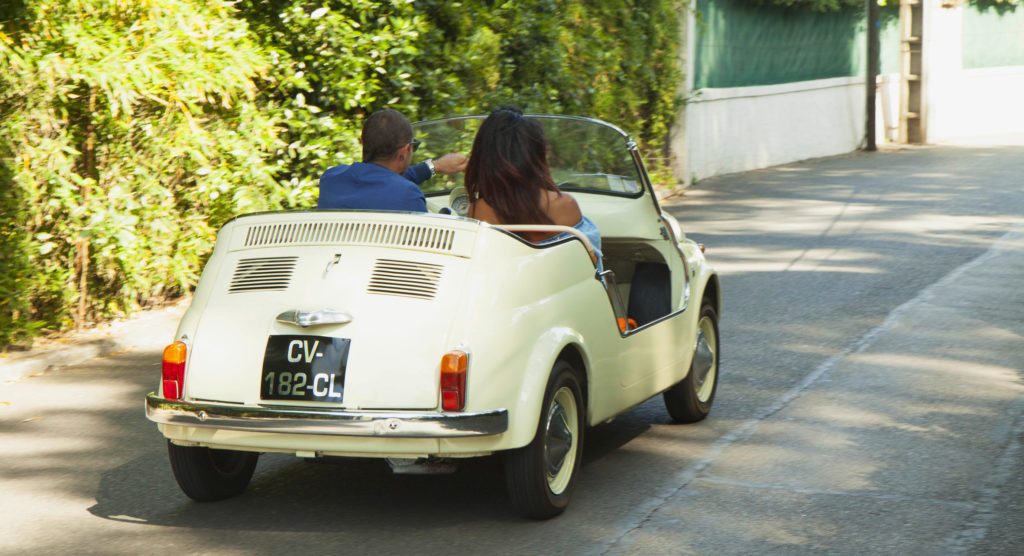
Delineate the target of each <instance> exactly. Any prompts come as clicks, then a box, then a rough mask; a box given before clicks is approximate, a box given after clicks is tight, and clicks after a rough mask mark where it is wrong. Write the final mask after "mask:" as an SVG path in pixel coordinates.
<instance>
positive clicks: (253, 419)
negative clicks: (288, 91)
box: [146, 393, 508, 438]
mask: <svg viewBox="0 0 1024 556" xmlns="http://www.w3.org/2000/svg"><path fill="white" fill-rule="evenodd" d="M146 417H147V418H148V419H149V420H150V421H153V422H155V423H161V424H164V425H177V426H185V427H205V428H215V429H226V430H235V431H247V432H267V433H286V434H327V435H335V436H384V437H392V438H451V437H465V436H488V435H494V434H501V433H503V432H505V431H506V430H508V410H507V409H496V410H494V411H483V412H480V413H439V412H412V411H347V410H335V409H313V408H311V409H285V408H271V407H252V406H242V405H230V404H218V403H192V402H183V401H174V400H168V399H164V398H161V397H160V396H157V395H156V394H155V393H150V394H148V395H147V396H146Z"/></svg>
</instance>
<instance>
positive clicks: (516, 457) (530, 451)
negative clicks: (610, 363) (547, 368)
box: [505, 361, 585, 519]
mask: <svg viewBox="0 0 1024 556" xmlns="http://www.w3.org/2000/svg"><path fill="white" fill-rule="evenodd" d="M584 415H585V412H584V408H583V395H582V389H581V388H580V382H579V379H578V378H577V377H576V374H575V372H574V371H573V368H572V366H571V365H569V364H568V363H566V362H564V361H559V362H557V363H555V367H554V369H552V371H551V379H550V380H549V381H548V386H547V390H546V392H545V394H544V403H543V405H542V406H541V415H540V423H538V425H537V433H536V435H535V436H534V438H533V441H532V442H530V443H529V444H528V445H526V446H525V447H523V448H519V449H517V450H512V451H510V452H508V454H507V455H506V458H505V485H506V487H507V489H508V495H509V498H511V499H512V505H513V506H514V507H515V508H516V510H517V511H518V512H519V513H520V514H522V515H524V516H526V517H529V518H533V519H548V518H551V517H554V516H556V515H558V514H560V513H562V512H563V511H565V508H566V507H567V506H568V505H569V498H570V497H571V496H572V490H573V488H574V486H575V484H576V477H577V476H578V475H579V465H580V461H581V456H582V453H583V427H584Z"/></svg>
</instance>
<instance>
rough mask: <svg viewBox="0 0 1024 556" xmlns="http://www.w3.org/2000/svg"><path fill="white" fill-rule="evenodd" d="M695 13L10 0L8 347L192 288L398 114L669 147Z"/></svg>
mask: <svg viewBox="0 0 1024 556" xmlns="http://www.w3.org/2000/svg"><path fill="white" fill-rule="evenodd" d="M681 6H682V5H681V3H679V2H677V1H675V0H606V1H601V2H598V1H594V0H523V1H520V2H511V1H494V0H462V1H448V0H419V1H417V2H415V3H413V2H411V1H409V0H343V1H341V0H327V1H306V0H251V1H248V2H237V3H236V2H226V1H223V0H161V1H160V2H137V1H132V0H65V1H63V2H48V3H42V2H29V1H26V0H7V1H5V2H3V3H0V184H2V185H0V187H2V189H0V191H2V192H0V210H2V213H0V222H2V224H3V227H2V228H0V348H2V347H3V346H6V345H9V344H11V343H17V342H19V341H22V340H25V339H27V338H29V337H31V335H32V334H33V333H35V332H36V331H37V330H39V329H40V328H43V327H45V328H48V329H62V328H66V327H69V326H72V325H75V324H78V325H82V324H85V323H87V322H90V321H95V320H97V319H102V318H105V317H108V316H112V315H119V314H123V313H126V312H129V311H131V310H134V309H135V308H137V307H139V306H145V305H146V304H148V303H152V302H154V301H158V300H160V299H162V298H165V297H173V296H175V295H179V294H181V293H184V292H186V291H188V289H189V288H191V287H192V286H193V285H194V284H195V282H196V280H197V279H198V275H199V273H200V271H201V267H202V264H203V262H204V260H205V258H206V257H207V256H208V255H209V253H210V251H211V248H212V243H213V241H214V239H215V232H216V230H217V229H218V227H219V226H220V225H221V224H222V223H223V222H225V221H226V220H227V219H229V218H231V217H233V216H235V215H237V214H240V213H245V212H252V211H256V210H268V209H278V208H307V207H310V206H313V205H315V200H316V183H317V180H318V178H319V175H320V173H322V171H323V170H324V169H326V168H327V167H329V166H332V165H335V164H339V163H344V162H350V161H352V160H356V159H358V158H359V154H360V148H359V142H358V136H359V130H360V128H361V124H362V118H364V117H365V116H366V115H368V114H369V113H372V112H374V111H376V110H378V109H381V108H384V107H393V108H396V109H398V110H400V111H402V112H404V113H406V114H407V115H408V116H409V117H410V118H411V119H414V120H415V119H427V118H434V117H440V116H445V115H453V114H467V113H481V112H488V111H490V110H491V109H493V108H496V107H497V106H500V105H503V104H517V105H520V106H522V107H524V109H526V110H528V111H535V112H554V113H572V114H580V115H590V116H595V117H598V118H602V119H607V120H609V121H612V122H614V123H617V124H619V125H622V126H624V128H626V129H627V131H630V132H632V133H634V134H636V135H638V136H639V139H640V142H641V145H643V146H645V147H646V149H647V152H648V153H650V154H652V155H654V156H655V157H660V156H662V155H663V154H664V147H665V144H666V135H667V130H668V127H669V126H670V124H671V121H672V119H673V118H674V115H675V110H676V104H677V101H676V91H677V88H678V84H679V83H680V81H681V76H680V75H679V71H678V69H677V63H676V60H677V50H678V43H679V35H680V32H679V25H680V22H681V21H682V17H681V16H682V14H683V8H682V7H681Z"/></svg>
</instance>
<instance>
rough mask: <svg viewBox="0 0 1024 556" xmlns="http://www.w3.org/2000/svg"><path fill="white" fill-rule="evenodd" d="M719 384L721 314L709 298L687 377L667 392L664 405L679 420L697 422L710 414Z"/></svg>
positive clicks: (701, 319)
mask: <svg viewBox="0 0 1024 556" xmlns="http://www.w3.org/2000/svg"><path fill="white" fill-rule="evenodd" d="M717 387H718V315H717V314H716V313H715V309H714V307H712V306H711V304H710V303H707V302H706V301H705V302H704V303H702V304H701V307H700V317H699V318H698V320H697V341H696V342H695V345H694V348H693V361H692V362H691V363H690V372H688V373H687V374H686V378H684V379H683V380H681V381H680V382H679V383H678V384H676V385H675V386H673V387H672V388H669V389H668V390H666V391H665V393H664V395H663V397H664V398H665V408H666V409H667V410H668V414H669V415H670V416H671V417H672V419H674V420H675V421H678V422H680V423H695V422H697V421H700V420H701V419H703V418H705V417H707V416H708V413H709V412H710V411H711V403H712V402H713V401H714V400H715V390H716V389H717Z"/></svg>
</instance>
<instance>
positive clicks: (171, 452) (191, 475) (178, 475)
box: [167, 440, 259, 502]
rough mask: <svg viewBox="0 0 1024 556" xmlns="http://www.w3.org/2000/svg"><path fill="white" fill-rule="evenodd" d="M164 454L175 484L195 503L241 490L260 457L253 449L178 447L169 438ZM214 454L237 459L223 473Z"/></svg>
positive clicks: (245, 485)
mask: <svg viewBox="0 0 1024 556" xmlns="http://www.w3.org/2000/svg"><path fill="white" fill-rule="evenodd" d="M167 454H168V457H169V459H170V461H171V470H172V471H173V472H174V479H175V480H176V481H177V482H178V486H179V487H180V488H181V490H182V492H184V493H185V494H186V495H187V496H188V497H189V498H191V499H193V500H195V501H196V502H216V501H219V500H224V499H227V498H231V497H232V496H236V495H238V494H239V493H241V492H242V491H243V490H245V487H247V486H248V485H249V481H250V480H251V479H252V474H253V472H254V471H255V470H256V462H257V460H258V459H259V454H257V453H253V452H235V451H228V450H212V449H210V448H203V447H193V446H177V445H175V444H173V443H172V442H171V441H169V440H168V441H167ZM215 456H216V457H224V456H232V457H236V458H237V460H236V461H234V462H233V465H232V469H230V470H229V471H228V472H225V471H224V470H221V469H219V468H218V467H217V466H216V465H215V464H214V460H213V458H214V457H215Z"/></svg>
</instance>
